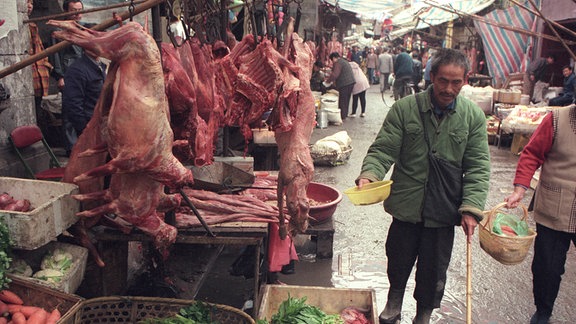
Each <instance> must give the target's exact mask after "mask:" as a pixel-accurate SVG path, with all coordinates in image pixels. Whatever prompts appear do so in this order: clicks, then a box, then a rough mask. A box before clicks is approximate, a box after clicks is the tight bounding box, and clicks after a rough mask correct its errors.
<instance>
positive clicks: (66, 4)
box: [62, 0, 84, 12]
mask: <svg viewBox="0 0 576 324" xmlns="http://www.w3.org/2000/svg"><path fill="white" fill-rule="evenodd" d="M76 2H80V3H82V0H64V3H63V4H62V9H64V12H68V7H69V6H70V4H71V3H76ZM82 8H84V3H82Z"/></svg>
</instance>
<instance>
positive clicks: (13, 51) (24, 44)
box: [0, 0, 48, 176]
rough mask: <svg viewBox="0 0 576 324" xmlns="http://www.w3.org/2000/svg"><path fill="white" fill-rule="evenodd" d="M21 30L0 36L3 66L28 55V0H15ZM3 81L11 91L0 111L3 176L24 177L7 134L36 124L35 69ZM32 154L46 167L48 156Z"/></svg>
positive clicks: (32, 152) (0, 159) (0, 155)
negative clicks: (33, 83) (16, 128)
mask: <svg viewBox="0 0 576 324" xmlns="http://www.w3.org/2000/svg"><path fill="white" fill-rule="evenodd" d="M16 2H17V15H18V30H13V31H11V32H10V33H9V34H8V36H7V37H4V38H1V39H0V69H2V70H4V69H5V68H7V67H9V66H11V65H12V64H14V63H17V62H19V61H22V60H24V59H26V58H27V57H28V48H29V44H30V32H29V30H28V27H27V26H25V25H23V24H22V21H23V20H24V19H26V18H27V14H26V11H27V9H26V0H16ZM0 83H1V84H2V85H3V86H4V87H5V88H7V89H8V90H9V91H10V99H8V100H7V101H5V102H3V103H2V104H1V108H0V109H3V110H1V111H0V176H23V175H24V173H23V172H24V169H23V168H21V166H20V162H19V161H18V160H17V158H16V155H15V154H14V153H13V152H12V150H11V149H10V147H9V144H8V135H9V133H10V131H11V130H12V129H13V128H15V127H16V126H20V125H27V124H35V123H36V116H35V109H34V89H33V86H32V69H31V68H30V67H26V68H24V69H22V70H20V71H18V72H15V73H13V74H11V75H8V76H5V77H4V78H2V79H0ZM27 153H28V155H29V156H30V157H37V158H38V161H37V162H38V163H39V164H40V165H39V167H43V166H44V164H43V163H44V161H43V160H45V162H46V164H45V166H46V167H47V165H48V164H47V163H48V162H47V159H44V157H43V154H41V153H39V151H38V150H29V152H27Z"/></svg>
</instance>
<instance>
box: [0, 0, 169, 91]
mask: <svg viewBox="0 0 576 324" xmlns="http://www.w3.org/2000/svg"><path fill="white" fill-rule="evenodd" d="M164 1H165V0H147V1H146V2H144V3H142V4H141V5H139V6H136V8H135V9H134V14H135V15H136V14H139V13H141V12H143V11H146V10H148V9H150V8H152V7H154V6H157V5H159V4H160V3H162V2H164ZM118 16H119V17H121V18H122V20H126V19H128V18H129V17H130V12H128V11H125V12H122V13H121V14H119V15H118ZM117 23H118V21H116V19H114V18H110V19H107V20H105V21H104V22H102V23H100V24H98V25H96V26H94V27H92V28H91V29H92V30H104V29H106V28H109V27H112V26H114V25H115V24H117ZM70 45H72V43H70V42H69V41H61V42H59V43H58V44H56V45H54V46H50V47H48V48H47V49H45V50H44V51H42V52H40V53H38V54H35V55H32V56H30V57H28V58H27V59H24V60H22V61H20V62H18V63H15V64H13V65H10V66H9V67H7V68H5V69H4V70H2V71H0V79H2V78H3V77H5V76H7V75H10V74H12V73H14V72H17V71H20V70H22V69H23V68H25V67H27V66H28V65H30V64H33V63H34V62H36V61H38V60H41V59H43V58H45V57H48V56H49V55H52V54H55V53H57V52H59V51H61V50H63V49H65V48H66V47H68V46H70Z"/></svg>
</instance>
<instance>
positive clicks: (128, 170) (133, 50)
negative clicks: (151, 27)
mask: <svg viewBox="0 0 576 324" xmlns="http://www.w3.org/2000/svg"><path fill="white" fill-rule="evenodd" d="M48 24H50V25H52V26H56V27H58V28H60V30H59V31H56V32H54V36H55V37H56V38H59V39H63V40H67V41H70V42H72V43H75V44H77V45H79V46H81V47H83V48H84V49H85V50H86V51H90V52H92V53H94V54H95V55H98V56H100V57H104V58H107V59H109V60H111V66H110V69H109V72H108V77H107V79H106V81H105V84H104V87H103V91H102V93H101V96H100V98H99V101H98V104H97V105H96V107H95V111H94V116H93V117H92V119H91V120H90V122H89V123H88V126H87V128H86V130H85V131H84V132H83V133H82V135H81V136H80V138H79V139H78V142H77V144H76V145H75V146H74V149H73V152H72V155H71V158H70V162H69V164H68V166H67V170H66V174H65V177H64V181H66V182H72V181H73V182H75V183H77V184H78V185H79V187H80V193H81V195H79V196H78V197H77V198H78V199H81V200H82V201H84V202H86V203H90V204H85V205H84V209H85V211H84V212H82V213H80V214H79V216H85V217H96V218H97V217H100V216H102V215H105V214H108V213H112V214H115V215H116V216H118V217H119V218H121V219H123V220H124V221H127V222H129V223H131V224H132V225H134V226H136V227H137V228H139V229H141V230H142V231H143V232H145V233H148V234H150V235H152V236H153V237H154V242H155V243H156V247H157V248H158V249H159V250H160V251H161V252H163V254H164V255H167V248H168V247H169V246H170V245H171V244H172V243H173V242H174V241H175V239H176V233H177V231H176V229H175V228H174V227H173V226H170V225H167V224H165V223H164V221H163V216H162V215H161V214H159V213H160V211H162V210H165V209H166V208H169V207H170V206H172V207H175V206H176V205H177V204H178V203H179V200H178V199H177V198H176V197H175V196H174V195H165V194H164V189H163V188H164V186H169V187H181V186H183V185H185V184H187V183H192V182H193V177H192V173H191V171H190V170H189V169H187V168H185V167H184V166H183V165H182V164H181V163H180V162H179V161H178V159H176V157H174V155H173V154H172V145H173V141H174V136H173V131H172V129H171V127H170V121H169V111H168V101H167V98H166V95H165V87H164V75H163V71H162V66H161V64H160V53H159V51H158V47H157V45H156V43H155V41H154V39H153V38H152V37H151V36H150V35H148V34H147V33H146V32H145V31H144V30H143V28H142V27H141V26H140V25H139V24H137V23H134V22H130V23H127V24H125V25H124V26H122V27H120V28H117V29H115V30H112V31H109V32H97V31H92V30H88V29H85V28H83V27H82V26H80V25H78V24H76V23H75V22H73V21H49V22H48ZM107 156H109V161H108V162H106V161H107ZM107 175H111V180H110V188H109V189H106V190H102V178H103V177H104V176H107ZM86 206H89V207H88V208H86ZM81 241H82V242H83V243H87V242H85V241H83V240H82V239H81ZM89 248H90V247H89ZM92 249H93V247H92ZM92 249H91V251H92V252H94V251H93V250H92ZM100 261H101V260H100ZM99 264H100V265H103V263H102V262H99Z"/></svg>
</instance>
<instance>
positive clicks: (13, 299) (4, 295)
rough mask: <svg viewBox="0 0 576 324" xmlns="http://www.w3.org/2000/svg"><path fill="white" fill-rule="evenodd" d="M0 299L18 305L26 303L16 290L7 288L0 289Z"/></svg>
mask: <svg viewBox="0 0 576 324" xmlns="http://www.w3.org/2000/svg"><path fill="white" fill-rule="evenodd" d="M0 300H1V301H3V302H5V303H7V304H16V305H22V304H24V301H22V298H20V296H18V295H16V294H15V293H14V292H12V291H10V290H7V289H4V290H2V291H0Z"/></svg>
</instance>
